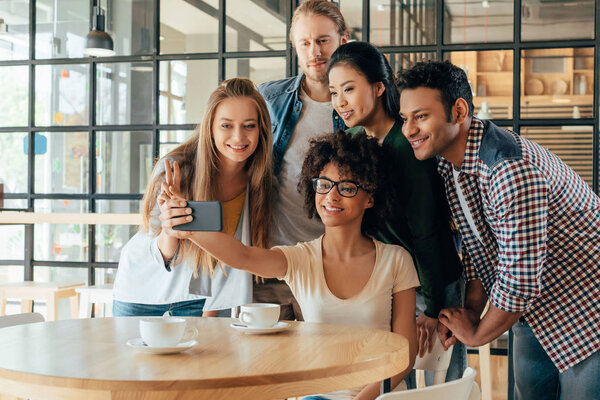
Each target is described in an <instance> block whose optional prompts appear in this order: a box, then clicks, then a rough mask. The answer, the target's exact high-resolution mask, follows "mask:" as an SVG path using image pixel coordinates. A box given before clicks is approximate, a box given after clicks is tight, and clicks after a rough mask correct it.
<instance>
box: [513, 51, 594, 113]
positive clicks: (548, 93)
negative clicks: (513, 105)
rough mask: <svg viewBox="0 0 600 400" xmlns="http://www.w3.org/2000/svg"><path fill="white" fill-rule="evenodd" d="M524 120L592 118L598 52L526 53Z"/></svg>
mask: <svg viewBox="0 0 600 400" xmlns="http://www.w3.org/2000/svg"><path fill="white" fill-rule="evenodd" d="M521 65H522V67H521V68H522V71H521V73H522V76H523V78H522V81H523V83H522V85H521V118H592V114H593V110H592V108H593V101H594V97H593V90H594V49H593V48H591V47H588V48H577V49H573V48H566V49H534V50H523V51H522V63H521Z"/></svg>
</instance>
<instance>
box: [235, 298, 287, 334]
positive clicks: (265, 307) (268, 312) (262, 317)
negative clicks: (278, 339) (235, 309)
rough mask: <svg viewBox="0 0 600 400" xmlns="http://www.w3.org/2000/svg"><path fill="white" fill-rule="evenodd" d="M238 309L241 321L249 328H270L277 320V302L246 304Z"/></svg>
mask: <svg viewBox="0 0 600 400" xmlns="http://www.w3.org/2000/svg"><path fill="white" fill-rule="evenodd" d="M240 311H241V312H240V321H241V323H242V324H244V325H247V326H248V327H249V328H261V329H263V328H272V327H273V326H275V324H276V323H277V321H279V304H270V303H253V304H246V305H243V306H242V307H241V309H240Z"/></svg>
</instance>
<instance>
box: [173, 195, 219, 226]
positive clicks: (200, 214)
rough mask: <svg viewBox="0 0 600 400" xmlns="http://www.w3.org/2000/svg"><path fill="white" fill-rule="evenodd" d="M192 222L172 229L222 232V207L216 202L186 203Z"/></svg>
mask: <svg viewBox="0 0 600 400" xmlns="http://www.w3.org/2000/svg"><path fill="white" fill-rule="evenodd" d="M186 207H189V208H191V209H192V214H191V215H192V218H193V219H192V220H191V221H190V222H188V223H186V224H181V225H176V226H174V227H173V229H174V230H176V231H194V232H195V231H205V232H221V231H222V230H223V207H222V206H221V203H220V202H218V201H188V202H187V206H186Z"/></svg>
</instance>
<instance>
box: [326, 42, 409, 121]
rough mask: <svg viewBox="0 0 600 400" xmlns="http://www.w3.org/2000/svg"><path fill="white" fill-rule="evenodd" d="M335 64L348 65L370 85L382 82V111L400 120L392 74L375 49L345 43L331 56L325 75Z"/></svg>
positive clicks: (384, 59)
mask: <svg viewBox="0 0 600 400" xmlns="http://www.w3.org/2000/svg"><path fill="white" fill-rule="evenodd" d="M337 64H348V65H350V66H351V67H352V68H354V69H355V70H356V71H357V72H358V73H360V74H362V75H363V76H364V77H365V78H367V81H368V82H369V83H371V84H373V83H376V82H382V83H383V86H384V87H385V92H384V93H383V95H382V96H381V100H382V101H383V109H384V110H385V113H386V114H387V115H389V116H390V117H391V118H392V119H393V120H394V121H398V120H399V119H400V95H399V94H398V89H397V88H396V85H395V84H394V73H393V71H392V67H390V63H389V62H388V60H387V58H385V56H384V55H383V53H382V52H381V51H380V50H379V49H378V48H377V47H375V46H373V45H372V44H371V43H367V42H350V43H346V44H344V45H342V46H340V47H338V48H337V50H336V51H335V52H334V53H333V54H332V55H331V59H330V60H329V66H328V67H327V75H329V71H331V69H332V68H333V67H335V66H336V65H337Z"/></svg>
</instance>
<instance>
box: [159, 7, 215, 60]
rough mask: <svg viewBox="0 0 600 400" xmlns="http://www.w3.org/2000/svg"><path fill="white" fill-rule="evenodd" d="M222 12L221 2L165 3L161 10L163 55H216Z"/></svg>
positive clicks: (161, 45) (161, 50) (161, 47)
mask: <svg viewBox="0 0 600 400" xmlns="http://www.w3.org/2000/svg"><path fill="white" fill-rule="evenodd" d="M167 4H168V6H166V5H167ZM165 6H166V7H165ZM218 10H219V0H205V1H198V2H191V1H185V0H169V1H168V3H167V2H165V1H163V2H162V3H161V7H160V52H161V54H173V53H203V52H204V53H207V52H216V51H217V44H218V42H219V40H218V39H219V38H218V30H219V23H218V14H219V11H218Z"/></svg>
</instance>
